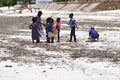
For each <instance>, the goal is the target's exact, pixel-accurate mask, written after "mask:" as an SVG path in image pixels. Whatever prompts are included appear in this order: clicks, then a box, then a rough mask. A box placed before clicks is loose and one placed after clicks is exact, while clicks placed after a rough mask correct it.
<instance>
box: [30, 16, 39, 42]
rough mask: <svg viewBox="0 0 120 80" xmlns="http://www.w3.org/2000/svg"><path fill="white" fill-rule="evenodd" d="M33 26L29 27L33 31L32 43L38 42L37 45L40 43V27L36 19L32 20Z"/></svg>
mask: <svg viewBox="0 0 120 80" xmlns="http://www.w3.org/2000/svg"><path fill="white" fill-rule="evenodd" d="M32 22H33V23H32V24H31V25H30V26H29V29H32V42H33V43H34V41H35V40H36V43H39V42H40V40H39V33H38V28H39V26H38V25H37V23H36V18H35V17H33V18H32Z"/></svg>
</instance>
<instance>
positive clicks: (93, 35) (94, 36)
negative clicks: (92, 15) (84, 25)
mask: <svg viewBox="0 0 120 80" xmlns="http://www.w3.org/2000/svg"><path fill="white" fill-rule="evenodd" d="M89 36H91V37H92V38H93V39H97V38H98V37H99V34H98V32H97V31H96V30H94V29H91V30H90V31H89Z"/></svg>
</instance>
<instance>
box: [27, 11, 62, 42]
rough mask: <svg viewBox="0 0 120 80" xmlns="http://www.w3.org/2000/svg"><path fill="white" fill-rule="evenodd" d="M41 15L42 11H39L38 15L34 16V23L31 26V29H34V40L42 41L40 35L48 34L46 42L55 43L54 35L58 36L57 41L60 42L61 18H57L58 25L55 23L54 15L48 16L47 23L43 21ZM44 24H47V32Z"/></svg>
mask: <svg viewBox="0 0 120 80" xmlns="http://www.w3.org/2000/svg"><path fill="white" fill-rule="evenodd" d="M41 15H42V11H38V14H37V16H36V17H33V18H32V22H33V23H32V24H31V25H30V26H29V28H30V29H32V42H33V43H34V42H35V41H36V43H39V42H40V38H39V37H43V36H46V37H47V38H46V42H48V43H54V37H58V40H57V42H60V26H61V23H60V20H61V19H60V18H57V19H56V25H55V24H54V20H53V18H52V17H48V18H47V19H46V23H42V22H41ZM42 25H43V26H45V30H46V34H45V33H44V31H43V27H42Z"/></svg>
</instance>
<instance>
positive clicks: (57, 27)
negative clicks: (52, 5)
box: [56, 22, 61, 30]
mask: <svg viewBox="0 0 120 80" xmlns="http://www.w3.org/2000/svg"><path fill="white" fill-rule="evenodd" d="M60 26H61V23H60V22H57V23H56V29H57V30H60Z"/></svg>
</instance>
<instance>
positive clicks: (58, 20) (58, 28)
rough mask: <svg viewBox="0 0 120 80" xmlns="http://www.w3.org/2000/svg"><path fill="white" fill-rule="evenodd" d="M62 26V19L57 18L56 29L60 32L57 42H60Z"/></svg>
mask: <svg viewBox="0 0 120 80" xmlns="http://www.w3.org/2000/svg"><path fill="white" fill-rule="evenodd" d="M60 26H61V23H60V18H57V20H56V29H57V31H58V34H57V35H58V36H57V37H58V39H57V42H60Z"/></svg>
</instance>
